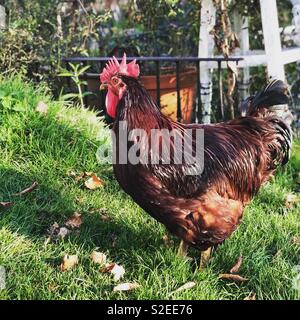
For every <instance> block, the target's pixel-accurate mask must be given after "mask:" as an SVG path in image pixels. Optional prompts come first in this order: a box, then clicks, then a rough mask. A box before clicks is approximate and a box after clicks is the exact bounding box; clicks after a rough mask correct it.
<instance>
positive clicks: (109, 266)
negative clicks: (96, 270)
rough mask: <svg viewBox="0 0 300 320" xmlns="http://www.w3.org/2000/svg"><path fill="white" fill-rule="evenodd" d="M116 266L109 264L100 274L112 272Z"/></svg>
mask: <svg viewBox="0 0 300 320" xmlns="http://www.w3.org/2000/svg"><path fill="white" fill-rule="evenodd" d="M114 266H115V263H107V264H106V265H105V267H104V268H101V269H100V272H102V273H107V272H110V271H111V270H112V268H113V267H114Z"/></svg>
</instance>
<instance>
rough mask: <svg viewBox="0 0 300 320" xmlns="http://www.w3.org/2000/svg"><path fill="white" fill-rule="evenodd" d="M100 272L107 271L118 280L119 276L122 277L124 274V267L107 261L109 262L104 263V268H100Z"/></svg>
mask: <svg viewBox="0 0 300 320" xmlns="http://www.w3.org/2000/svg"><path fill="white" fill-rule="evenodd" d="M100 272H102V273H108V272H109V273H111V274H112V275H113V278H114V281H119V280H120V279H121V278H123V276H124V274H125V269H124V268H123V267H122V266H120V265H118V264H116V263H109V264H106V266H105V267H104V268H102V269H100Z"/></svg>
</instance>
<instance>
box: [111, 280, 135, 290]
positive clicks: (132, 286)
mask: <svg viewBox="0 0 300 320" xmlns="http://www.w3.org/2000/svg"><path fill="white" fill-rule="evenodd" d="M139 286H140V285H139V284H137V283H131V282H125V283H120V284H118V285H117V286H115V287H114V289H113V291H114V292H123V291H130V290H134V289H137V288H138V287H139Z"/></svg>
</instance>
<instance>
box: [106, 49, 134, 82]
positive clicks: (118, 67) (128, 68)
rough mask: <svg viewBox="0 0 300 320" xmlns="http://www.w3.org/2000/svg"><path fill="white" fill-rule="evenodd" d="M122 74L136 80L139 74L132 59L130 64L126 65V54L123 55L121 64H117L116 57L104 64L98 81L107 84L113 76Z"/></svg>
mask: <svg viewBox="0 0 300 320" xmlns="http://www.w3.org/2000/svg"><path fill="white" fill-rule="evenodd" d="M117 73H118V74H122V75H125V76H129V77H133V78H137V77H138V76H139V74H140V68H139V65H138V64H137V63H136V60H135V59H134V60H133V61H131V62H130V63H128V64H126V53H124V55H123V58H122V62H121V63H119V62H118V60H117V59H116V57H112V58H111V59H110V60H109V61H108V62H107V64H106V66H105V68H104V69H103V71H102V73H101V74H100V81H101V82H102V83H103V82H108V81H110V79H111V77H112V76H114V75H115V74H117Z"/></svg>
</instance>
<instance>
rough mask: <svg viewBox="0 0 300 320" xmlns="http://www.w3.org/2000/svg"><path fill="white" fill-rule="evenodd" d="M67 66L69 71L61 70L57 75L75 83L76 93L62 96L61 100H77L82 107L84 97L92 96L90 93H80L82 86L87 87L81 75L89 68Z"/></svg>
mask: <svg viewBox="0 0 300 320" xmlns="http://www.w3.org/2000/svg"><path fill="white" fill-rule="evenodd" d="M69 66H70V68H71V70H68V69H63V68H62V71H61V72H60V73H59V76H60V77H70V78H71V79H72V80H73V82H74V83H75V85H76V87H77V90H78V93H67V94H65V95H63V96H62V97H61V98H62V99H64V100H66V99H70V98H78V99H79V101H80V105H81V106H82V107H84V101H83V99H84V97H86V96H87V95H90V94H93V93H92V92H88V91H87V92H82V86H84V85H87V82H86V81H85V80H82V76H83V74H84V73H85V72H86V71H87V70H88V69H89V67H90V66H83V67H81V65H80V64H73V63H71V62H69Z"/></svg>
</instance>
